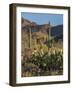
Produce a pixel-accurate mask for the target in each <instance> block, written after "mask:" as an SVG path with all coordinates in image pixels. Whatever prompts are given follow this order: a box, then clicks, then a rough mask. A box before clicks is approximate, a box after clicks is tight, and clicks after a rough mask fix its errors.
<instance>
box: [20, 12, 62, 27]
mask: <svg viewBox="0 0 72 90" xmlns="http://www.w3.org/2000/svg"><path fill="white" fill-rule="evenodd" d="M21 17H24V18H25V19H27V20H30V21H32V22H36V23H37V24H39V25H41V24H48V23H49V22H50V23H51V25H53V26H54V25H60V24H63V15H62V14H48V13H45V14H44V13H27V12H22V13H21Z"/></svg>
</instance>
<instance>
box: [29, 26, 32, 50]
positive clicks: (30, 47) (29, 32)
mask: <svg viewBox="0 0 72 90" xmlns="http://www.w3.org/2000/svg"><path fill="white" fill-rule="evenodd" d="M31 38H32V37H31V26H30V27H29V48H31Z"/></svg>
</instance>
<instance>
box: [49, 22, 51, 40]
mask: <svg viewBox="0 0 72 90" xmlns="http://www.w3.org/2000/svg"><path fill="white" fill-rule="evenodd" d="M48 25H49V35H48V40H49V41H50V40H51V25H50V22H49V23H48Z"/></svg>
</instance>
